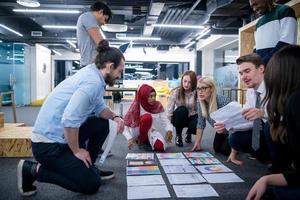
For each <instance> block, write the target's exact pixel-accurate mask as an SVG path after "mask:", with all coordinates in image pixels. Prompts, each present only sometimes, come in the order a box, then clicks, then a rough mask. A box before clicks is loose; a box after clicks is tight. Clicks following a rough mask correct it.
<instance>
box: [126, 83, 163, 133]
mask: <svg viewBox="0 0 300 200" xmlns="http://www.w3.org/2000/svg"><path fill="white" fill-rule="evenodd" d="M151 92H155V90H154V88H153V87H151V86H150V85H146V84H143V85H142V86H141V87H140V88H139V90H138V92H137V95H136V96H135V98H134V100H133V102H132V104H131V106H130V108H129V110H128V112H127V113H126V115H125V117H124V122H125V126H129V127H132V128H135V127H138V126H139V125H140V106H142V108H143V109H144V110H145V111H147V112H149V113H152V114H157V113H161V112H164V108H163V106H162V104H161V103H160V102H159V101H155V102H154V103H153V104H149V102H148V98H149V95H150V93H151ZM155 93H156V92H155Z"/></svg>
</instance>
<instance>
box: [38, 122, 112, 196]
mask: <svg viewBox="0 0 300 200" xmlns="http://www.w3.org/2000/svg"><path fill="white" fill-rule="evenodd" d="M108 133H109V124H108V120H105V119H100V118H97V117H90V118H88V119H87V120H86V121H85V122H84V123H83V124H82V126H81V127H80V129H79V143H80V144H79V145H80V147H81V148H86V149H87V151H88V152H89V153H90V157H91V159H92V163H95V161H96V158H97V156H98V154H99V152H100V149H101V147H102V145H103V143H104V141H105V139H106V137H107V135H108ZM32 152H33V155H34V157H35V159H36V160H37V161H38V162H39V163H40V164H41V166H40V168H39V171H38V173H37V181H39V182H45V183H52V184H56V185H59V186H61V187H63V188H65V189H67V190H71V191H73V192H79V193H84V194H92V193H95V192H97V190H98V188H99V187H100V184H101V178H100V171H99V170H98V169H97V168H96V167H95V166H94V165H92V166H90V167H89V168H87V167H86V165H85V164H84V162H83V161H81V160H80V159H78V158H77V157H76V156H74V154H73V152H72V151H71V149H70V148H69V146H68V144H60V143H32Z"/></svg>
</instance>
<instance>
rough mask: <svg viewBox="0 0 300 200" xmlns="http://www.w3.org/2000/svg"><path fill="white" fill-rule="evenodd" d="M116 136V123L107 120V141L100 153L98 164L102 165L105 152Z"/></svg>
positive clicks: (108, 149)
mask: <svg viewBox="0 0 300 200" xmlns="http://www.w3.org/2000/svg"><path fill="white" fill-rule="evenodd" d="M116 136H117V123H116V122H115V121H113V120H109V134H108V142H107V145H106V147H105V150H104V152H103V153H102V155H101V158H100V160H99V164H100V165H103V163H104V161H105V159H106V157H107V154H108V152H109V151H110V149H111V147H112V145H113V143H114V141H115V138H116Z"/></svg>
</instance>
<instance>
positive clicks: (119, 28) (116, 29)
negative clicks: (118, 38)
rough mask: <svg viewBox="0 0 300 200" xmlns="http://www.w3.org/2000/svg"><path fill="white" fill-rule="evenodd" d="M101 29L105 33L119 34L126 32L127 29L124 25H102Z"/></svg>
mask: <svg viewBox="0 0 300 200" xmlns="http://www.w3.org/2000/svg"><path fill="white" fill-rule="evenodd" d="M101 28H102V30H103V31H106V32H113V33H120V32H126V31H127V28H128V27H127V25H124V24H105V25H102V26H101Z"/></svg>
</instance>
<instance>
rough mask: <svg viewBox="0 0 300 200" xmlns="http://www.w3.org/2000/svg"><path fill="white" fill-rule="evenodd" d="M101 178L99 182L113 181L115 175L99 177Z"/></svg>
mask: <svg viewBox="0 0 300 200" xmlns="http://www.w3.org/2000/svg"><path fill="white" fill-rule="evenodd" d="M100 177H101V180H102V181H104V180H110V179H113V178H114V177H115V174H112V175H110V176H100Z"/></svg>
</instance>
